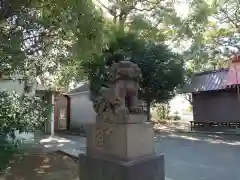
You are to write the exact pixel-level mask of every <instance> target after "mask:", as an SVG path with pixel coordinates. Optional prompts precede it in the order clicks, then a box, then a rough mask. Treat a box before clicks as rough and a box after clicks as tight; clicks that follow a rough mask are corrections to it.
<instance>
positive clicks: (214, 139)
mask: <svg viewBox="0 0 240 180" xmlns="http://www.w3.org/2000/svg"><path fill="white" fill-rule="evenodd" d="M165 138H167V139H170V140H171V139H172V140H190V141H199V142H206V143H211V144H224V145H229V146H240V136H235V135H231V136H229V135H211V134H210V135H206V134H194V133H175V132H168V133H166V132H164V133H158V134H157V136H156V140H157V142H158V141H161V140H164V139H165Z"/></svg>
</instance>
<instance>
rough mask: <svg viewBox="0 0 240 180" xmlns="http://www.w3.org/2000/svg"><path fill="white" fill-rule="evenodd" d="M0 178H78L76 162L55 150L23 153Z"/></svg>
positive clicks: (32, 179)
mask: <svg viewBox="0 0 240 180" xmlns="http://www.w3.org/2000/svg"><path fill="white" fill-rule="evenodd" d="M15 161H16V162H15V163H13V165H12V166H11V167H10V168H9V169H8V172H7V173H6V174H5V175H3V176H0V180H66V179H68V180H78V165H77V163H76V162H75V161H74V160H73V159H71V158H69V157H68V156H65V155H63V154H59V153H57V152H50V153H40V154H31V155H24V156H22V157H21V158H18V159H17V160H15Z"/></svg>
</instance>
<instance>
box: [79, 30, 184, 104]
mask: <svg viewBox="0 0 240 180" xmlns="http://www.w3.org/2000/svg"><path fill="white" fill-rule="evenodd" d="M121 56H123V57H124V58H125V59H129V60H130V61H132V62H134V63H136V64H138V66H139V67H140V68H141V70H142V74H143V76H142V77H143V78H142V81H141V82H140V96H141V98H142V99H143V100H145V101H146V102H148V103H155V102H164V101H166V100H168V99H170V98H171V97H172V96H173V95H174V91H175V89H176V87H177V86H178V85H180V84H181V83H182V82H183V75H184V69H183V64H182V62H181V60H180V58H179V57H178V56H177V55H175V54H173V53H172V52H171V51H170V50H169V49H168V48H167V47H166V46H165V45H164V44H162V43H161V44H155V43H153V42H148V41H146V40H144V39H140V38H138V37H137V36H136V35H135V34H132V33H127V34H125V33H121V32H120V33H118V34H117V35H116V38H115V39H113V40H112V41H111V42H110V43H109V45H108V49H107V50H106V51H104V52H103V53H102V54H101V55H100V56H95V57H94V58H93V59H92V61H89V62H86V63H85V64H83V66H84V67H85V70H86V72H87V73H88V74H89V80H90V88H91V90H92V92H93V94H97V93H98V90H99V87H100V86H102V85H103V84H105V82H108V80H107V79H106V77H107V76H106V75H105V74H104V72H105V69H106V68H108V67H109V66H111V65H112V63H114V62H116V61H117V60H118V59H119V58H121Z"/></svg>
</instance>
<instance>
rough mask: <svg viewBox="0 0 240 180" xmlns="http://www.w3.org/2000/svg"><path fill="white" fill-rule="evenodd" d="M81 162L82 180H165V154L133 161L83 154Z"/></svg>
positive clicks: (80, 158)
mask: <svg viewBox="0 0 240 180" xmlns="http://www.w3.org/2000/svg"><path fill="white" fill-rule="evenodd" d="M79 161H80V163H79V168H80V172H79V173H80V174H79V177H80V180H165V173H164V155H163V154H161V155H158V156H155V155H153V156H149V157H145V158H138V159H136V160H132V161H118V160H114V159H112V158H103V157H94V156H89V155H85V154H81V155H80V156H79Z"/></svg>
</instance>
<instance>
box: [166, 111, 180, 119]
mask: <svg viewBox="0 0 240 180" xmlns="http://www.w3.org/2000/svg"><path fill="white" fill-rule="evenodd" d="M169 119H172V120H174V121H178V120H180V119H181V117H180V116H179V115H178V112H177V111H176V112H174V113H173V115H172V116H169Z"/></svg>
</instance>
